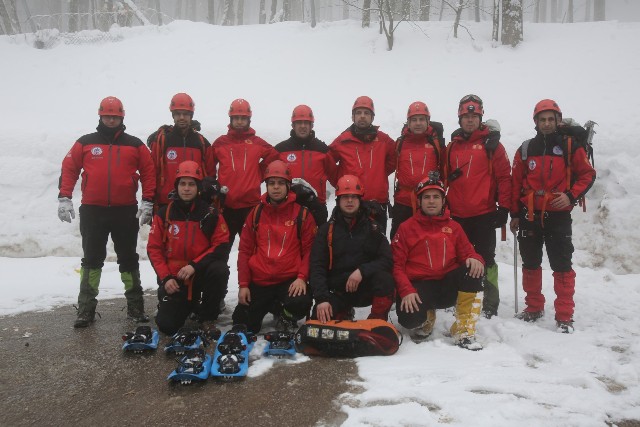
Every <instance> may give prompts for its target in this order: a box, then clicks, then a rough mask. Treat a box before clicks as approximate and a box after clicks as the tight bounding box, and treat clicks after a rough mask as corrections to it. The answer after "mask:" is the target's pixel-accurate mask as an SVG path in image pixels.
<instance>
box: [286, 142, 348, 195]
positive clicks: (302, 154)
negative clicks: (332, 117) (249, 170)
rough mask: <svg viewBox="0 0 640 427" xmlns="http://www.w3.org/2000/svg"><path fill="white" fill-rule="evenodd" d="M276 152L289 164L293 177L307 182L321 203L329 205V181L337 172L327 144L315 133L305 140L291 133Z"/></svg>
mask: <svg viewBox="0 0 640 427" xmlns="http://www.w3.org/2000/svg"><path fill="white" fill-rule="evenodd" d="M276 150H277V151H278V152H279V153H280V160H282V161H283V162H287V163H288V164H289V168H290V170H291V176H292V177H294V178H302V179H304V180H305V181H307V182H308V183H309V184H310V185H311V186H312V187H313V188H314V190H316V193H318V200H319V201H320V203H323V204H324V203H327V180H331V179H333V177H334V176H335V174H336V171H337V167H336V162H335V160H333V157H331V154H330V153H329V147H327V144H325V143H324V142H322V141H320V140H319V139H318V138H316V137H315V132H314V131H311V134H310V135H309V137H308V138H304V139H301V138H298V137H297V136H296V135H295V133H294V132H293V131H291V138H289V139H287V140H285V141H282V142H281V143H279V144H278V145H276Z"/></svg>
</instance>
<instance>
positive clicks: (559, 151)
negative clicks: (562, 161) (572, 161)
mask: <svg viewBox="0 0 640 427" xmlns="http://www.w3.org/2000/svg"><path fill="white" fill-rule="evenodd" d="M553 154H555V155H556V156H561V155H562V147H560V146H559V145H556V146H555V147H553Z"/></svg>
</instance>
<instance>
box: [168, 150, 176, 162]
mask: <svg viewBox="0 0 640 427" xmlns="http://www.w3.org/2000/svg"><path fill="white" fill-rule="evenodd" d="M177 158H178V153H177V152H176V150H169V151H167V159H169V160H175V159H177Z"/></svg>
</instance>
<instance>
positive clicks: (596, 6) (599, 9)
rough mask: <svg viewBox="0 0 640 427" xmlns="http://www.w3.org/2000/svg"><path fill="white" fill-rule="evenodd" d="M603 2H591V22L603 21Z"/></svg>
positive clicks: (601, 0)
mask: <svg viewBox="0 0 640 427" xmlns="http://www.w3.org/2000/svg"><path fill="white" fill-rule="evenodd" d="M605 9H606V2H605V0H593V20H594V21H604V20H605V13H604V12H605Z"/></svg>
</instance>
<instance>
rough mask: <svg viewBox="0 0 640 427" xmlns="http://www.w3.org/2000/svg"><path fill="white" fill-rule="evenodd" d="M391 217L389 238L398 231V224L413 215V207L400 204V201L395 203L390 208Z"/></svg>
mask: <svg viewBox="0 0 640 427" xmlns="http://www.w3.org/2000/svg"><path fill="white" fill-rule="evenodd" d="M391 213H392V215H391V216H392V217H393V218H391V234H390V235H389V239H391V240H393V237H394V236H395V235H396V232H397V231H398V227H400V224H402V223H403V222H405V221H406V220H408V219H409V218H411V217H412V216H413V213H414V211H413V208H412V207H411V206H407V205H401V204H400V203H396V204H394V205H393V208H392V209H391Z"/></svg>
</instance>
